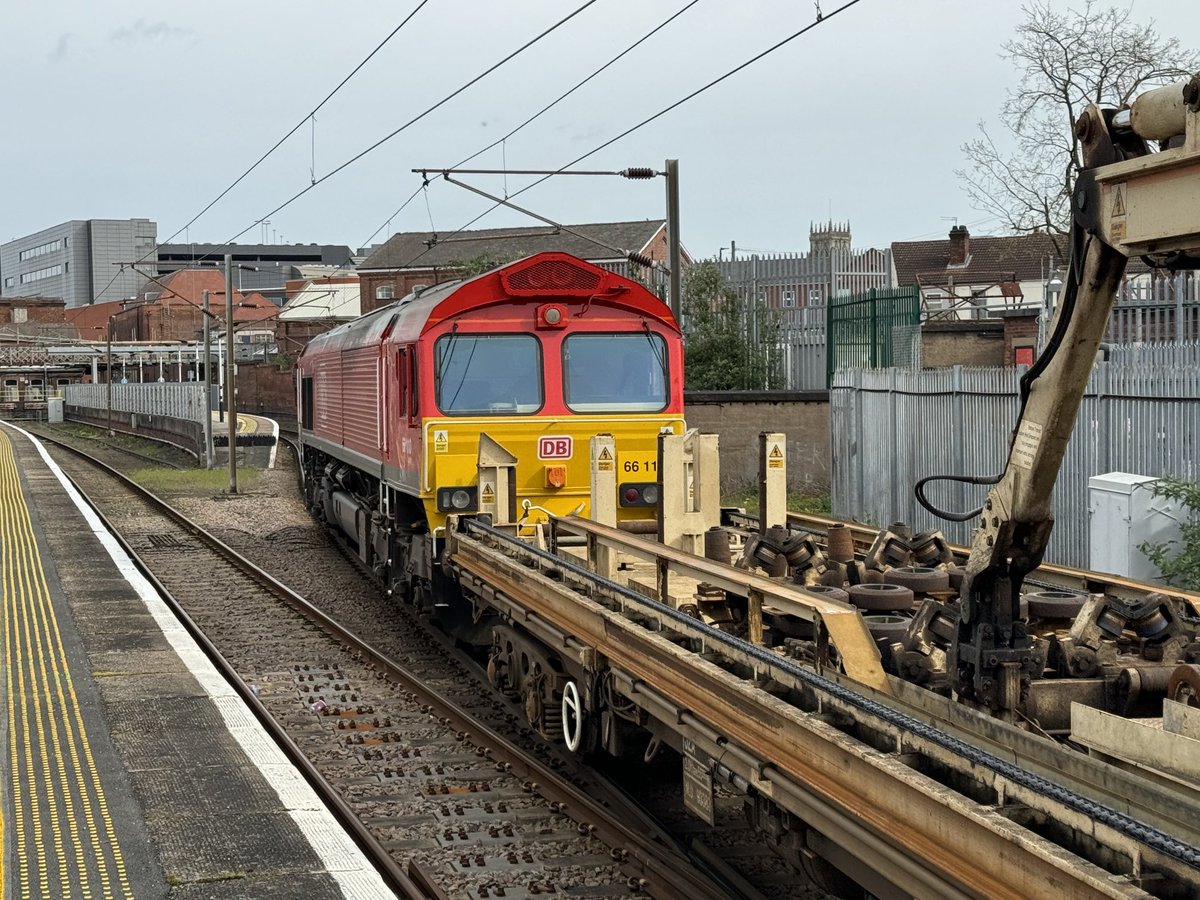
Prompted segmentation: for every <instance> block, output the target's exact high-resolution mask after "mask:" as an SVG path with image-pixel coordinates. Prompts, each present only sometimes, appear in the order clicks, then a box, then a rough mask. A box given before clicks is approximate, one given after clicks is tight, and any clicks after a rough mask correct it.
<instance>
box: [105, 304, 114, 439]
mask: <svg viewBox="0 0 1200 900" xmlns="http://www.w3.org/2000/svg"><path fill="white" fill-rule="evenodd" d="M116 317H117V316H116V313H114V314H113V315H111V316H109V317H108V335H107V338H106V339H105V342H104V344H105V347H104V357H105V361H104V369H105V372H104V377H105V378H106V379H107V380H108V390H107V391H106V393H107V395H108V402H107V406H108V436H109V437H112V435H113V427H112V329H113V319H115V318H116Z"/></svg>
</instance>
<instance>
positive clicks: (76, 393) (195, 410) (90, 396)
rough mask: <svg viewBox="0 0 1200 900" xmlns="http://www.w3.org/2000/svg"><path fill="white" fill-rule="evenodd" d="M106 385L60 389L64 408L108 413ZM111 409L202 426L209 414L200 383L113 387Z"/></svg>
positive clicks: (87, 385)
mask: <svg viewBox="0 0 1200 900" xmlns="http://www.w3.org/2000/svg"><path fill="white" fill-rule="evenodd" d="M108 389H109V386H108V385H107V384H70V385H66V386H65V387H64V388H63V399H64V400H65V401H66V404H67V406H82V407H85V408H88V409H101V410H106V409H108ZM112 408H113V409H114V410H118V411H120V412H132V413H140V414H143V415H148V416H170V417H172V418H175V419H187V420H189V421H192V422H203V421H204V417H205V416H206V415H208V414H209V411H208V407H207V404H206V403H205V390H204V385H203V384H199V383H183V384H181V383H178V382H176V383H167V384H157V383H155V384H114V385H112Z"/></svg>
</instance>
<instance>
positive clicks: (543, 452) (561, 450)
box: [538, 437, 574, 459]
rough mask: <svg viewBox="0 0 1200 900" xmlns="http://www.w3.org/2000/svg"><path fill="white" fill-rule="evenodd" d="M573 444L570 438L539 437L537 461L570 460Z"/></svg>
mask: <svg viewBox="0 0 1200 900" xmlns="http://www.w3.org/2000/svg"><path fill="white" fill-rule="evenodd" d="M573 443H574V440H573V438H570V437H540V438H538V459H570V458H571V450H572V444H573Z"/></svg>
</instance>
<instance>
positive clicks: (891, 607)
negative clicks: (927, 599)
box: [850, 584, 913, 612]
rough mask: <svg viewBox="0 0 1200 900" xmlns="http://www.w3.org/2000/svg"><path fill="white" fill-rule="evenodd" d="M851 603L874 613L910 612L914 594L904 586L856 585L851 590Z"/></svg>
mask: <svg viewBox="0 0 1200 900" xmlns="http://www.w3.org/2000/svg"><path fill="white" fill-rule="evenodd" d="M850 602H851V603H853V604H854V605H855V606H857V607H858V608H859V609H866V610H870V611H872V612H895V611H897V610H909V609H912V605H913V592H912V591H911V590H910V589H909V588H906V587H905V586H904V585H902V584H856V585H854V586H852V587H851V588H850Z"/></svg>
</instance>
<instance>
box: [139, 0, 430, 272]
mask: <svg viewBox="0 0 1200 900" xmlns="http://www.w3.org/2000/svg"><path fill="white" fill-rule="evenodd" d="M428 2H429V0H421V2H420V3H418V4H417V5H416V6H415V7H414V8H413V10H412V12H410V13H409V14H408V15H407V16H405V17H404V19H403V20H402V21H401V22H400V24H399V25H397V26H396V27H395V28H393V29H392V30H391V32H389V34H388V36H387V37H385V38H384V39H383V40H382V41H380V42H379V43H378V44H377V45H376V46H375V49H374V50H372V51H371V52H370V53H368V54H367V55H366V56H365V57H363V59H362V61H361V62H359V63H358V65H356V66H355V67H354V68H353V69H351V70H350V72H349V74H347V75H346V77H344V78H343V79H342V80H341V81H339V82H338V84H337V86H336V87H335V88H334V89H333V90H332V91H330V92H329V93H328V94H326V95H325V97H324V99H322V100H321V102H320V103H318V104H317V105H316V106H314V107H313V108H312V110H311V111H310V112H308V113H307V114H306V115H305V116H303V117H302V118H301V119H300V121H298V122H297V123H296V124H295V125H293V126H292V128H291V130H289V131H288V133H287V134H285V135H284V136H283V137H281V138H280V139H279V140H278V141H276V142H275V144H274V145H273V146H272V147H271V149H270V150H268V151H267V152H266V153H264V154H263V155H262V156H260V157H259V158H258V159H257V160H255V161H254V163H253V164H252V165H251V166H250V168H248V169H246V171H245V172H243V173H242V174H241V175H239V176H238V177H237V178H235V179H234V180H233V183H232V184H230V185H229V187H227V188H225V190H223V191H221V193H219V194H217V196H216V197H214V198H213V199H212V200H211V201H210V202H209V203H208V205H206V206H205V207H204V208H203V209H202V210H200V212H198V213H196V214H195V215H194V216H192V218H190V219H189V220H188V221H187V222H186V223H185V224H184V225H183V226H182V227H181V228H179V229H178V230H177V231H176V232H175V233H174V234H172V235H171V236H170V237H169V238H167V240H166V241H164V242H163V243H170V242H171V241H173V240H174V239H175V238H177V237H178V236H179V235H180V234H181V233H182V232H183V231H185V230H186V229H188V228H190V227H191V226H192V225H194V224H195V223H196V221H197V220H198V219H199V218H200V217H201V216H203V215H204V214H205V213H206V212H208V211H209V210H210V209H212V208H213V207H214V206H216V205H217V203H219V202H220V201H221V200H222V199H224V197H225V196H226V195H227V194H228V193H229V192H230V191H232V190H233V189H234V188H235V187H237V186H238V185H239V184H240V183H241V182H242V181H243V179H245V178H246V176H248V175H249V174H250V173H251V172H253V171H254V170H255V169H257V168H258V167H259V166H260V165H262V164H263V163H264V162H265V161H266V160H267V158H268V157H270V156H271V154H273V153H274V152H275V151H276V150H278V149H279V148H280V147H281V146H283V144H284V142H286V141H287V139H288V138H290V137H291V136H292V135H293V134H295V133H296V132H297V131H299V130H300V129H301V128H303V127H304V125H305V123H307V122H309V121H310V120H311V121H312V123H313V128H314V132H313V148H312V154H313V162H314V165H315V159H316V132H315V128H316V121H315V117H316V115H317V113H318V112H320V111H321V108H322V107H323V106H324V105H325V104H326V103H328V102H329V101H330V100H332V99H333V97H334V96H335V95H336V94H337V92H338V91H340V90H341V89H342V88H344V87H345V86H346V84H347V82H349V81H350V79H351V78H353V77H354V76H355V75H357V74H358V72H359V70H361V69H362V67H363V66H365V65H366V64H367V63H369V62H370V61H371V59H372V58H373V57H374V56H375V54H377V53H378V52H379V51H380V50H382V49H383V48H384V47H385V46H386V45H387V43H388V42H389V41H390V40H391V39H392V38H394V37H395V36H396V35H397V34H398V33H399V32H400V30H401V29H402V28H404V26H405V25H407V24H408V23H409V22H410V21H412V19H413V17H414V16H416V14H417V13H419V12H420V11H421V10H422V9H423V8H424V7H425V5H426V4H427V3H428ZM313 175H315V172H313V173H312V175H310V177H312V176H313ZM313 183H314V184H315V183H316V180H315V178H313ZM269 215H271V214H270V213H268V214H267V216H269ZM267 216H263V219H265V218H267ZM261 221H262V219H259V220H258V222H261ZM258 222H255V224H256V225H257V224H258ZM251 227H253V226H251ZM243 233H244V232H243ZM140 261H141V260H139V262H140Z"/></svg>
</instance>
